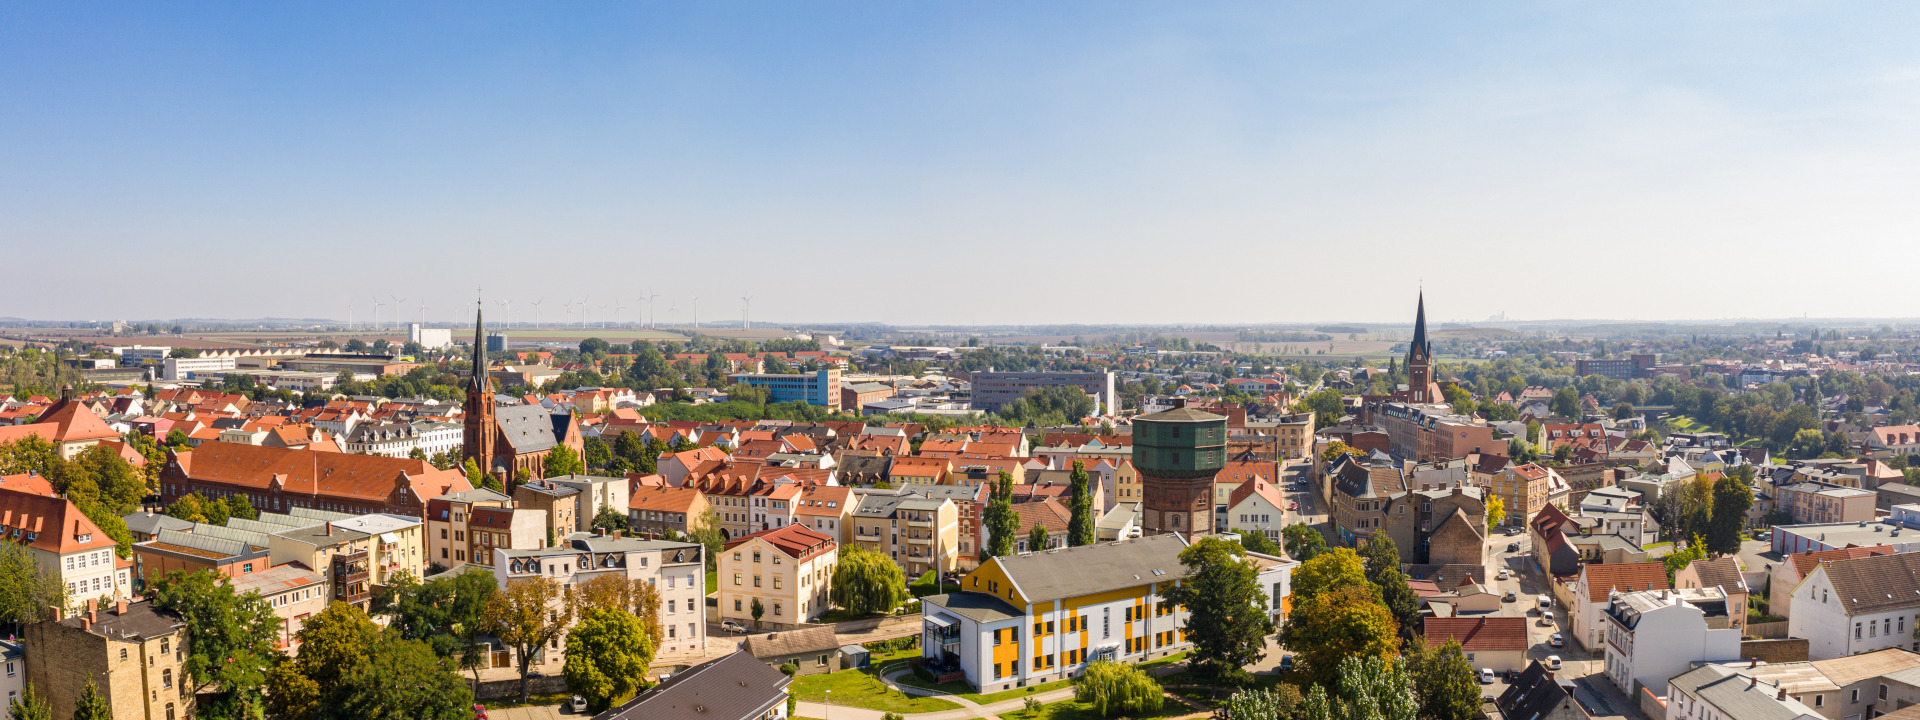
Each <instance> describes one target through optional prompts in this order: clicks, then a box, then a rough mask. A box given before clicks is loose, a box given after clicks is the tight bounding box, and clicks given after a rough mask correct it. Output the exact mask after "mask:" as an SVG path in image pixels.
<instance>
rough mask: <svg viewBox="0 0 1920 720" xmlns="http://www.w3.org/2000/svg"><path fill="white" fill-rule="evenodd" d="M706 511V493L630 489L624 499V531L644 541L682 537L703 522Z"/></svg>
mask: <svg viewBox="0 0 1920 720" xmlns="http://www.w3.org/2000/svg"><path fill="white" fill-rule="evenodd" d="M710 507H711V506H710V505H709V504H708V502H707V496H706V493H703V492H700V489H699V488H695V487H668V486H666V485H659V486H652V487H646V486H642V487H636V488H632V490H631V494H630V495H629V496H628V498H627V529H628V530H629V531H631V532H632V533H633V534H634V535H636V536H639V537H648V538H659V537H665V536H666V535H668V534H669V533H678V534H680V535H685V534H687V533H689V532H692V531H694V530H697V529H699V528H700V526H701V523H704V522H706V516H707V511H708V510H709V509H710Z"/></svg>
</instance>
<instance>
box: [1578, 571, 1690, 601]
mask: <svg viewBox="0 0 1920 720" xmlns="http://www.w3.org/2000/svg"><path fill="white" fill-rule="evenodd" d="M1582 572H1583V573H1585V574H1586V577H1587V599H1588V600H1591V601H1593V602H1597V603H1603V602H1606V601H1607V595H1608V594H1610V593H1611V592H1612V591H1614V590H1619V591H1621V592H1637V591H1642V590H1670V589H1672V587H1673V586H1672V585H1669V584H1668V583H1667V566H1665V565H1662V564H1660V563H1657V562H1637V563H1611V564H1589V565H1587V566H1586V567H1585V568H1583V569H1582Z"/></svg>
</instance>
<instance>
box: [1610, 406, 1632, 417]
mask: <svg viewBox="0 0 1920 720" xmlns="http://www.w3.org/2000/svg"><path fill="white" fill-rule="evenodd" d="M1630 417H1633V403H1628V402H1619V403H1614V404H1613V419H1615V420H1625V419H1627V418H1630Z"/></svg>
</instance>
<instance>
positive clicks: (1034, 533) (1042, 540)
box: [1027, 523, 1052, 552]
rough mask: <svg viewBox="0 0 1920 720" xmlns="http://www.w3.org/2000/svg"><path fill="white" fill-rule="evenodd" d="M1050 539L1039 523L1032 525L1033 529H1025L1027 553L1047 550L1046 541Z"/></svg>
mask: <svg viewBox="0 0 1920 720" xmlns="http://www.w3.org/2000/svg"><path fill="white" fill-rule="evenodd" d="M1051 539H1052V538H1051V537H1049V536H1048V535H1047V529H1046V528H1045V527H1042V526H1041V525H1040V523H1034V524H1033V527H1030V528H1027V552H1040V551H1042V550H1045V549H1047V541H1048V540H1051Z"/></svg>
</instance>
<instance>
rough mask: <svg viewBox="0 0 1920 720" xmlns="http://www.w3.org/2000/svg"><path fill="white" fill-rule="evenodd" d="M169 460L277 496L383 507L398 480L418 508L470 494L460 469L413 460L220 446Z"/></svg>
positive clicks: (192, 473) (195, 474) (190, 472)
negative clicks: (325, 497)
mask: <svg viewBox="0 0 1920 720" xmlns="http://www.w3.org/2000/svg"><path fill="white" fill-rule="evenodd" d="M174 457H175V459H176V461H177V462H178V464H179V466H180V469H181V471H182V472H184V473H185V474H186V475H187V476H188V477H190V478H193V479H195V480H201V481H206V482H218V483H225V484H229V485H238V486H241V487H247V488H254V489H258V490H266V489H268V488H270V487H272V486H274V485H275V484H278V486H279V487H280V488H281V490H282V492H288V493H294V494H300V495H330V496H335V497H342V498H351V499H353V500H358V501H362V502H387V500H388V498H389V497H390V496H391V495H392V494H393V492H394V490H395V488H396V486H397V483H398V482H399V481H400V480H401V478H402V476H404V477H405V478H406V480H407V481H408V482H409V484H410V489H411V490H412V491H413V494H414V496H415V499H416V500H417V502H419V503H420V504H421V506H422V507H425V504H426V501H427V500H429V499H432V498H436V497H439V496H441V495H446V494H448V493H456V492H465V491H467V490H472V489H473V486H472V485H469V484H467V478H466V475H465V474H463V473H461V471H460V470H459V469H457V468H456V469H452V470H439V469H436V468H434V467H433V465H432V464H430V463H428V462H427V461H425V460H414V459H412V458H390V457H381V456H378V455H349V454H346V453H339V452H324V451H319V450H313V449H291V448H274V447H261V446H257V445H240V444H237V443H223V442H208V443H202V444H201V445H200V447H198V448H195V449H193V450H188V451H186V452H181V453H176V454H175V456H174Z"/></svg>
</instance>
